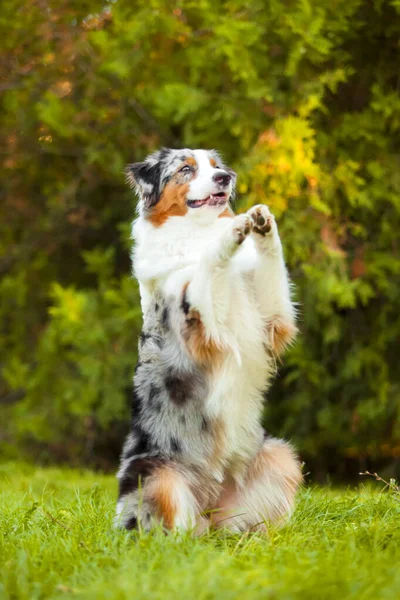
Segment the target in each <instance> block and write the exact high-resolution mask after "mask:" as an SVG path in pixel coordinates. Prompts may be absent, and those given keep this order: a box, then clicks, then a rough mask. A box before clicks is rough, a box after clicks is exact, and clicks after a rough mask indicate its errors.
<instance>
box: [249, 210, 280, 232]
mask: <svg viewBox="0 0 400 600" xmlns="http://www.w3.org/2000/svg"><path fill="white" fill-rule="evenodd" d="M247 214H248V215H249V216H250V218H251V219H252V222H253V231H254V233H257V234H259V235H262V236H265V235H267V234H268V233H270V232H271V231H272V229H273V227H274V225H275V219H274V216H273V215H272V214H271V213H270V212H269V208H268V206H265V204H257V205H256V206H253V208H250V210H249V211H248V212H247Z"/></svg>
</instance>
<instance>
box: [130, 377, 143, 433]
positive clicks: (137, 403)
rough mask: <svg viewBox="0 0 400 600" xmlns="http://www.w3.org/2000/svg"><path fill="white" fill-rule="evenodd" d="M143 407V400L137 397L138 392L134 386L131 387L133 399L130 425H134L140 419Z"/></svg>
mask: <svg viewBox="0 0 400 600" xmlns="http://www.w3.org/2000/svg"><path fill="white" fill-rule="evenodd" d="M142 407H143V399H142V397H141V396H140V395H139V393H138V390H137V389H136V387H135V385H134V386H133V397H132V409H131V413H132V423H133V424H135V423H136V422H137V421H138V419H139V418H140V413H141V412H142Z"/></svg>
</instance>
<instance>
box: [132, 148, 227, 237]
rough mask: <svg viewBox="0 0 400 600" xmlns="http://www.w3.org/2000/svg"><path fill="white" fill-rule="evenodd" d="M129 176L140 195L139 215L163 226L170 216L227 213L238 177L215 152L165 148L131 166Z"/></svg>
mask: <svg viewBox="0 0 400 600" xmlns="http://www.w3.org/2000/svg"><path fill="white" fill-rule="evenodd" d="M126 175H127V179H128V181H129V183H130V184H131V185H132V186H133V187H135V189H136V191H137V193H138V195H139V199H140V202H139V212H140V214H142V215H143V216H144V217H146V218H147V219H149V220H150V221H151V222H152V223H153V225H156V226H160V225H162V224H163V223H165V221H166V220H167V219H168V217H171V216H184V215H187V214H189V215H191V214H193V215H198V216H200V214H201V215H205V214H207V216H208V217H211V218H212V217H213V216H215V217H217V216H219V215H220V214H221V213H223V212H226V211H227V208H228V204H229V200H230V198H231V196H232V193H233V191H234V187H235V181H236V176H235V173H234V172H233V171H232V170H231V169H228V168H227V167H226V166H225V165H224V164H223V162H222V160H221V158H220V156H219V155H218V154H217V152H215V151H214V150H188V149H186V148H185V149H183V150H172V149H169V148H163V149H161V150H158V151H157V152H155V153H154V154H151V155H150V156H148V157H147V158H146V160H145V161H144V162H140V163H134V164H131V165H128V166H127V168H126Z"/></svg>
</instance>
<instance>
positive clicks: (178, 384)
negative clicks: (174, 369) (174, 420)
mask: <svg viewBox="0 0 400 600" xmlns="http://www.w3.org/2000/svg"><path fill="white" fill-rule="evenodd" d="M165 387H166V389H167V392H168V394H169V397H170V399H171V401H172V402H173V403H174V404H177V405H178V406H182V404H185V402H186V401H187V400H189V398H190V393H191V391H192V382H191V380H190V379H189V378H188V377H185V378H183V377H177V376H174V375H170V376H169V377H167V378H166V379H165Z"/></svg>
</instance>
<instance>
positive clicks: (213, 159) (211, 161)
mask: <svg viewBox="0 0 400 600" xmlns="http://www.w3.org/2000/svg"><path fill="white" fill-rule="evenodd" d="M210 165H211V166H212V167H216V166H217V161H216V160H215V158H210Z"/></svg>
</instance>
